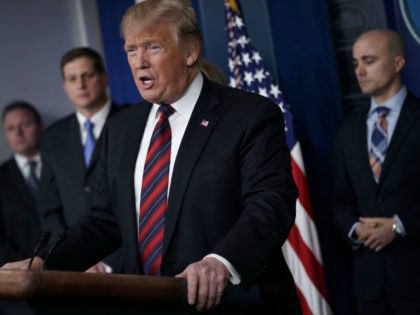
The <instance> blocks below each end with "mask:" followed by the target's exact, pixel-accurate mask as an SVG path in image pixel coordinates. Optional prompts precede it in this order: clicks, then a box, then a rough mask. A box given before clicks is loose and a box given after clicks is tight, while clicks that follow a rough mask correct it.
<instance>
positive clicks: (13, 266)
mask: <svg viewBox="0 0 420 315" xmlns="http://www.w3.org/2000/svg"><path fill="white" fill-rule="evenodd" d="M29 260H30V259H29V258H28V259H25V260H20V261H14V262H9V263H6V264H4V265H3V266H1V267H0V269H1V270H27V269H28V265H29ZM43 262H44V261H43V260H42V259H41V258H40V257H35V258H34V260H33V262H32V268H31V270H40V269H41V266H42V264H43Z"/></svg>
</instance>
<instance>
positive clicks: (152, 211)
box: [138, 105, 175, 275]
mask: <svg viewBox="0 0 420 315" xmlns="http://www.w3.org/2000/svg"><path fill="white" fill-rule="evenodd" d="M174 111H175V110H174V109H173V108H172V107H171V106H170V105H161V106H160V107H159V112H160V117H159V120H158V122H157V123H156V126H155V129H154V130H153V134H152V138H151V140H150V145H149V149H148V151H147V155H146V160H145V163H144V172H143V180H142V186H141V199H140V200H141V204H140V217H139V236H138V241H139V246H140V253H141V259H142V263H143V269H144V273H145V274H146V275H160V265H161V262H162V247H163V235H164V225H165V212H166V203H167V193H168V184H169V163H170V159H171V138H172V134H171V126H170V125H169V121H168V117H169V116H170V115H171V114H172V113H173V112H174Z"/></svg>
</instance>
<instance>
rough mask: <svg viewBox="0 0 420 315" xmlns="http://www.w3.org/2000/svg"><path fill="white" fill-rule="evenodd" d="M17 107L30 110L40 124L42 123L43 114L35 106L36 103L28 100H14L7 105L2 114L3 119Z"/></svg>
mask: <svg viewBox="0 0 420 315" xmlns="http://www.w3.org/2000/svg"><path fill="white" fill-rule="evenodd" d="M17 109H26V110H28V111H30V112H31V113H32V115H33V116H34V118H35V120H36V122H37V123H38V124H41V123H42V118H41V114H40V113H39V111H38V110H37V109H36V108H35V106H34V105H32V104H30V103H28V102H26V101H13V102H11V103H9V104H7V105H6V107H5V108H4V109H3V114H2V121H4V118H5V117H6V115H7V114H8V113H9V112H11V111H14V110H17Z"/></svg>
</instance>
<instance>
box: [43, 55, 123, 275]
mask: <svg viewBox="0 0 420 315" xmlns="http://www.w3.org/2000/svg"><path fill="white" fill-rule="evenodd" d="M60 66H61V75H62V78H63V86H64V90H65V92H66V94H67V96H68V98H69V99H70V101H71V102H72V103H73V105H74V108H75V113H73V114H70V115H69V116H67V117H64V118H63V119H60V120H59V121H57V122H55V123H54V124H52V125H51V126H50V127H48V128H47V129H46V131H45V135H44V138H43V142H42V159H43V166H44V167H43V171H42V177H41V195H40V199H39V206H38V210H39V212H40V215H41V218H42V222H43V226H44V229H46V230H49V231H50V232H51V233H52V234H53V238H54V237H55V236H57V235H58V234H59V233H60V232H62V231H64V230H67V229H68V228H69V227H71V226H72V225H74V224H75V223H76V222H77V221H78V220H79V219H80V217H82V216H83V215H84V214H86V213H87V212H88V211H89V208H90V205H89V199H90V195H91V190H92V188H93V186H94V183H95V171H96V169H97V167H98V158H99V149H100V147H101V142H102V137H101V134H102V130H103V128H104V126H105V125H106V123H107V121H108V118H109V117H111V116H112V115H114V114H115V113H117V112H119V111H120V110H121V109H122V108H123V107H120V106H117V105H116V104H114V103H112V102H111V100H110V98H109V97H108V95H107V87H108V75H107V72H106V70H105V66H104V63H103V60H102V57H101V56H100V55H99V53H98V52H96V51H94V50H93V49H91V48H87V47H77V48H74V49H71V50H69V51H67V52H66V53H65V54H64V55H63V56H62V58H61V63H60ZM88 120H89V121H90V122H91V123H92V125H93V130H92V132H93V138H94V140H95V141H96V143H95V144H94V145H93V146H92V147H91V148H90V149H91V152H90V153H91V157H90V161H86V158H87V157H85V155H84V151H85V148H86V146H87V145H88V144H87V143H88V141H89V140H88V138H89V136H90V135H92V134H90V135H89V130H88V129H87V128H86V127H85V123H86V122H87V121H88ZM92 150H93V151H92ZM109 268H112V269H113V271H114V272H122V270H121V268H120V262H119V258H118V255H114V256H113V257H109V258H108V259H106V261H105V263H102V262H100V263H98V264H95V265H94V266H93V267H92V268H90V269H89V270H88V271H91V272H105V271H110V270H109Z"/></svg>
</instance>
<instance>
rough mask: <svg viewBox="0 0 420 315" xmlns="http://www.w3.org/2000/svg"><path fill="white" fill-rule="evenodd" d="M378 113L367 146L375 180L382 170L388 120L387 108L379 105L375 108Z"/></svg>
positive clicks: (386, 146)
mask: <svg viewBox="0 0 420 315" xmlns="http://www.w3.org/2000/svg"><path fill="white" fill-rule="evenodd" d="M375 111H376V112H377V113H378V118H377V120H376V121H375V123H374V125H373V129H372V136H371V142H370V147H369V156H370V157H369V162H370V166H371V168H372V173H373V177H374V179H375V181H376V182H379V178H380V176H381V172H382V165H383V163H384V160H385V155H386V150H387V148H388V139H387V135H388V122H387V120H386V116H387V115H388V113H389V108H388V107H385V106H379V107H378V108H376V109H375Z"/></svg>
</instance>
